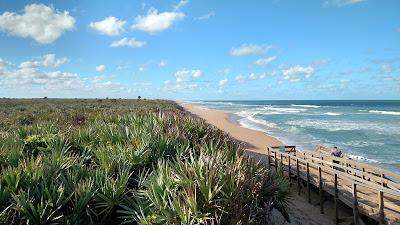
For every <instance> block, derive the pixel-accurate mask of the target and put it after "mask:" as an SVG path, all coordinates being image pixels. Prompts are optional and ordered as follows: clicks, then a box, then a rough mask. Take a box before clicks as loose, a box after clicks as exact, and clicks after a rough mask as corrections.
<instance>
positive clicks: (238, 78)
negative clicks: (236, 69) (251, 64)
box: [235, 73, 267, 81]
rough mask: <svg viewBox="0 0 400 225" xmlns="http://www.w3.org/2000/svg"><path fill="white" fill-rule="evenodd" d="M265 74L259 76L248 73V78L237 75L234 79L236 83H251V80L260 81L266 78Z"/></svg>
mask: <svg viewBox="0 0 400 225" xmlns="http://www.w3.org/2000/svg"><path fill="white" fill-rule="evenodd" d="M266 76H267V75H266V73H262V74H260V75H257V74H255V73H250V74H249V75H248V76H244V75H237V76H236V77H235V80H236V81H253V80H262V79H264V78H265V77H266Z"/></svg>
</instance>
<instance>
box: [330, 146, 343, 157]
mask: <svg viewBox="0 0 400 225" xmlns="http://www.w3.org/2000/svg"><path fill="white" fill-rule="evenodd" d="M331 155H333V156H336V157H342V156H343V153H342V151H341V150H339V149H338V148H337V147H336V146H335V147H333V150H332V152H331Z"/></svg>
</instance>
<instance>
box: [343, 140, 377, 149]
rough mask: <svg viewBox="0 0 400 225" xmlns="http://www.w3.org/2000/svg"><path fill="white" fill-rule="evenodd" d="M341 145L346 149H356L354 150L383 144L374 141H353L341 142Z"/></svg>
mask: <svg viewBox="0 0 400 225" xmlns="http://www.w3.org/2000/svg"><path fill="white" fill-rule="evenodd" d="M341 144H342V145H344V146H348V147H356V148H365V147H369V146H376V147H377V146H383V145H385V143H382V142H376V141H361V140H353V141H347V142H341Z"/></svg>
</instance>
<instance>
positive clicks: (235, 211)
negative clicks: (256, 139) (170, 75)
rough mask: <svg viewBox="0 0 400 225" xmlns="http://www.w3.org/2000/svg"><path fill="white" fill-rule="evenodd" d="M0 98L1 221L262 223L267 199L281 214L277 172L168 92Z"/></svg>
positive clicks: (281, 184)
mask: <svg viewBox="0 0 400 225" xmlns="http://www.w3.org/2000/svg"><path fill="white" fill-rule="evenodd" d="M0 105H2V107H0V115H1V116H2V121H1V124H0V125H1V126H0V133H1V135H0V156H1V158H0V224H269V223H270V222H271V221H270V219H269V217H268V215H269V213H270V211H271V210H272V209H273V208H276V209H277V210H279V211H280V212H282V214H283V215H287V204H288V200H289V198H290V189H289V186H288V184H287V181H286V179H284V178H283V176H282V174H280V173H271V172H270V171H268V170H267V169H266V167H265V165H263V164H262V163H260V162H256V161H255V160H251V159H248V158H246V157H244V156H243V154H242V149H241V147H240V145H239V144H238V143H237V142H236V141H234V140H232V139H231V138H230V137H229V136H227V135H226V134H224V133H223V132H221V131H220V130H218V129H216V128H214V127H212V126H210V125H208V124H207V123H205V122H204V121H203V120H201V119H199V118H197V117H195V116H193V115H191V114H189V113H187V112H185V111H184V110H183V109H182V108H181V107H180V106H178V105H177V104H176V103H174V102H171V101H147V100H146V101H129V100H116V101H106V100H104V101H96V100H35V101H33V100H32V101H28V100H19V101H14V100H1V101H0ZM6 106H7V107H6ZM21 109H23V110H21ZM21 118H22V119H21ZM77 118H79V123H78V122H77V121H76V120H77ZM21 121H22V122H21Z"/></svg>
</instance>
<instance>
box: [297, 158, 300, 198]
mask: <svg viewBox="0 0 400 225" xmlns="http://www.w3.org/2000/svg"><path fill="white" fill-rule="evenodd" d="M296 173H297V174H296V177H297V189H298V193H297V194H298V195H300V170H299V158H296Z"/></svg>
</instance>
